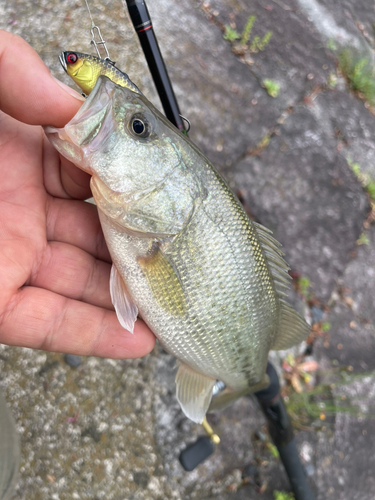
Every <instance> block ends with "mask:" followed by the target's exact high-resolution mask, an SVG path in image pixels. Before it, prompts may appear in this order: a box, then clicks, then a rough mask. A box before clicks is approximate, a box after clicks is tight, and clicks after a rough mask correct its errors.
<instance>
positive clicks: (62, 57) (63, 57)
mask: <svg viewBox="0 0 375 500" xmlns="http://www.w3.org/2000/svg"><path fill="white" fill-rule="evenodd" d="M59 61H60V64H61V66H62V67H63V69H64V71H65V73H67V72H68V67H67V65H66V61H65V56H64V52H61V54H60V55H59Z"/></svg>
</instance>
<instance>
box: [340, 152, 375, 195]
mask: <svg viewBox="0 0 375 500" xmlns="http://www.w3.org/2000/svg"><path fill="white" fill-rule="evenodd" d="M346 161H347V162H348V165H349V167H350V168H351V169H352V171H353V174H354V175H355V176H356V177H357V179H358V180H359V182H360V183H361V185H362V187H363V189H364V190H365V191H366V193H367V194H368V196H369V198H370V200H371V201H372V202H375V180H374V179H372V178H371V176H370V175H369V174H366V173H364V172H362V170H361V166H360V164H359V163H355V162H353V161H352V160H351V159H350V158H347V159H346Z"/></svg>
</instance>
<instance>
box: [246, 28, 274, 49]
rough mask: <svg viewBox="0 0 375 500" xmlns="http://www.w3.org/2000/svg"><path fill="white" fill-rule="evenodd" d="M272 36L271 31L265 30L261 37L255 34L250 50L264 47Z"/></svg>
mask: <svg viewBox="0 0 375 500" xmlns="http://www.w3.org/2000/svg"><path fill="white" fill-rule="evenodd" d="M271 37H272V31H267V33H266V34H265V35H264V37H263V38H262V39H260V37H259V36H255V37H254V40H253V42H252V43H251V45H250V52H259V51H262V50H264V49H265V48H266V46H267V45H268V44H269V41H270V40H271Z"/></svg>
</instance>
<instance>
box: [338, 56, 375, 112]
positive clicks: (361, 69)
mask: <svg viewBox="0 0 375 500" xmlns="http://www.w3.org/2000/svg"><path fill="white" fill-rule="evenodd" d="M338 59H339V68H340V70H341V72H342V74H343V75H344V76H345V77H346V78H347V80H348V82H349V85H350V87H351V88H352V89H353V90H354V91H357V92H361V94H363V97H364V98H365V99H366V100H367V101H368V102H369V104H371V105H375V67H374V64H373V62H372V60H371V56H370V55H368V56H363V55H361V54H360V53H359V52H358V51H355V50H352V49H345V50H343V51H342V52H341V53H340V54H339V56H338Z"/></svg>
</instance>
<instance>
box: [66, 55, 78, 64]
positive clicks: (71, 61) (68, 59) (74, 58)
mask: <svg viewBox="0 0 375 500" xmlns="http://www.w3.org/2000/svg"><path fill="white" fill-rule="evenodd" d="M77 59H78V56H77V54H75V53H74V52H69V54H68V55H67V56H66V62H68V63H69V64H74V63H75V62H77Z"/></svg>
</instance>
